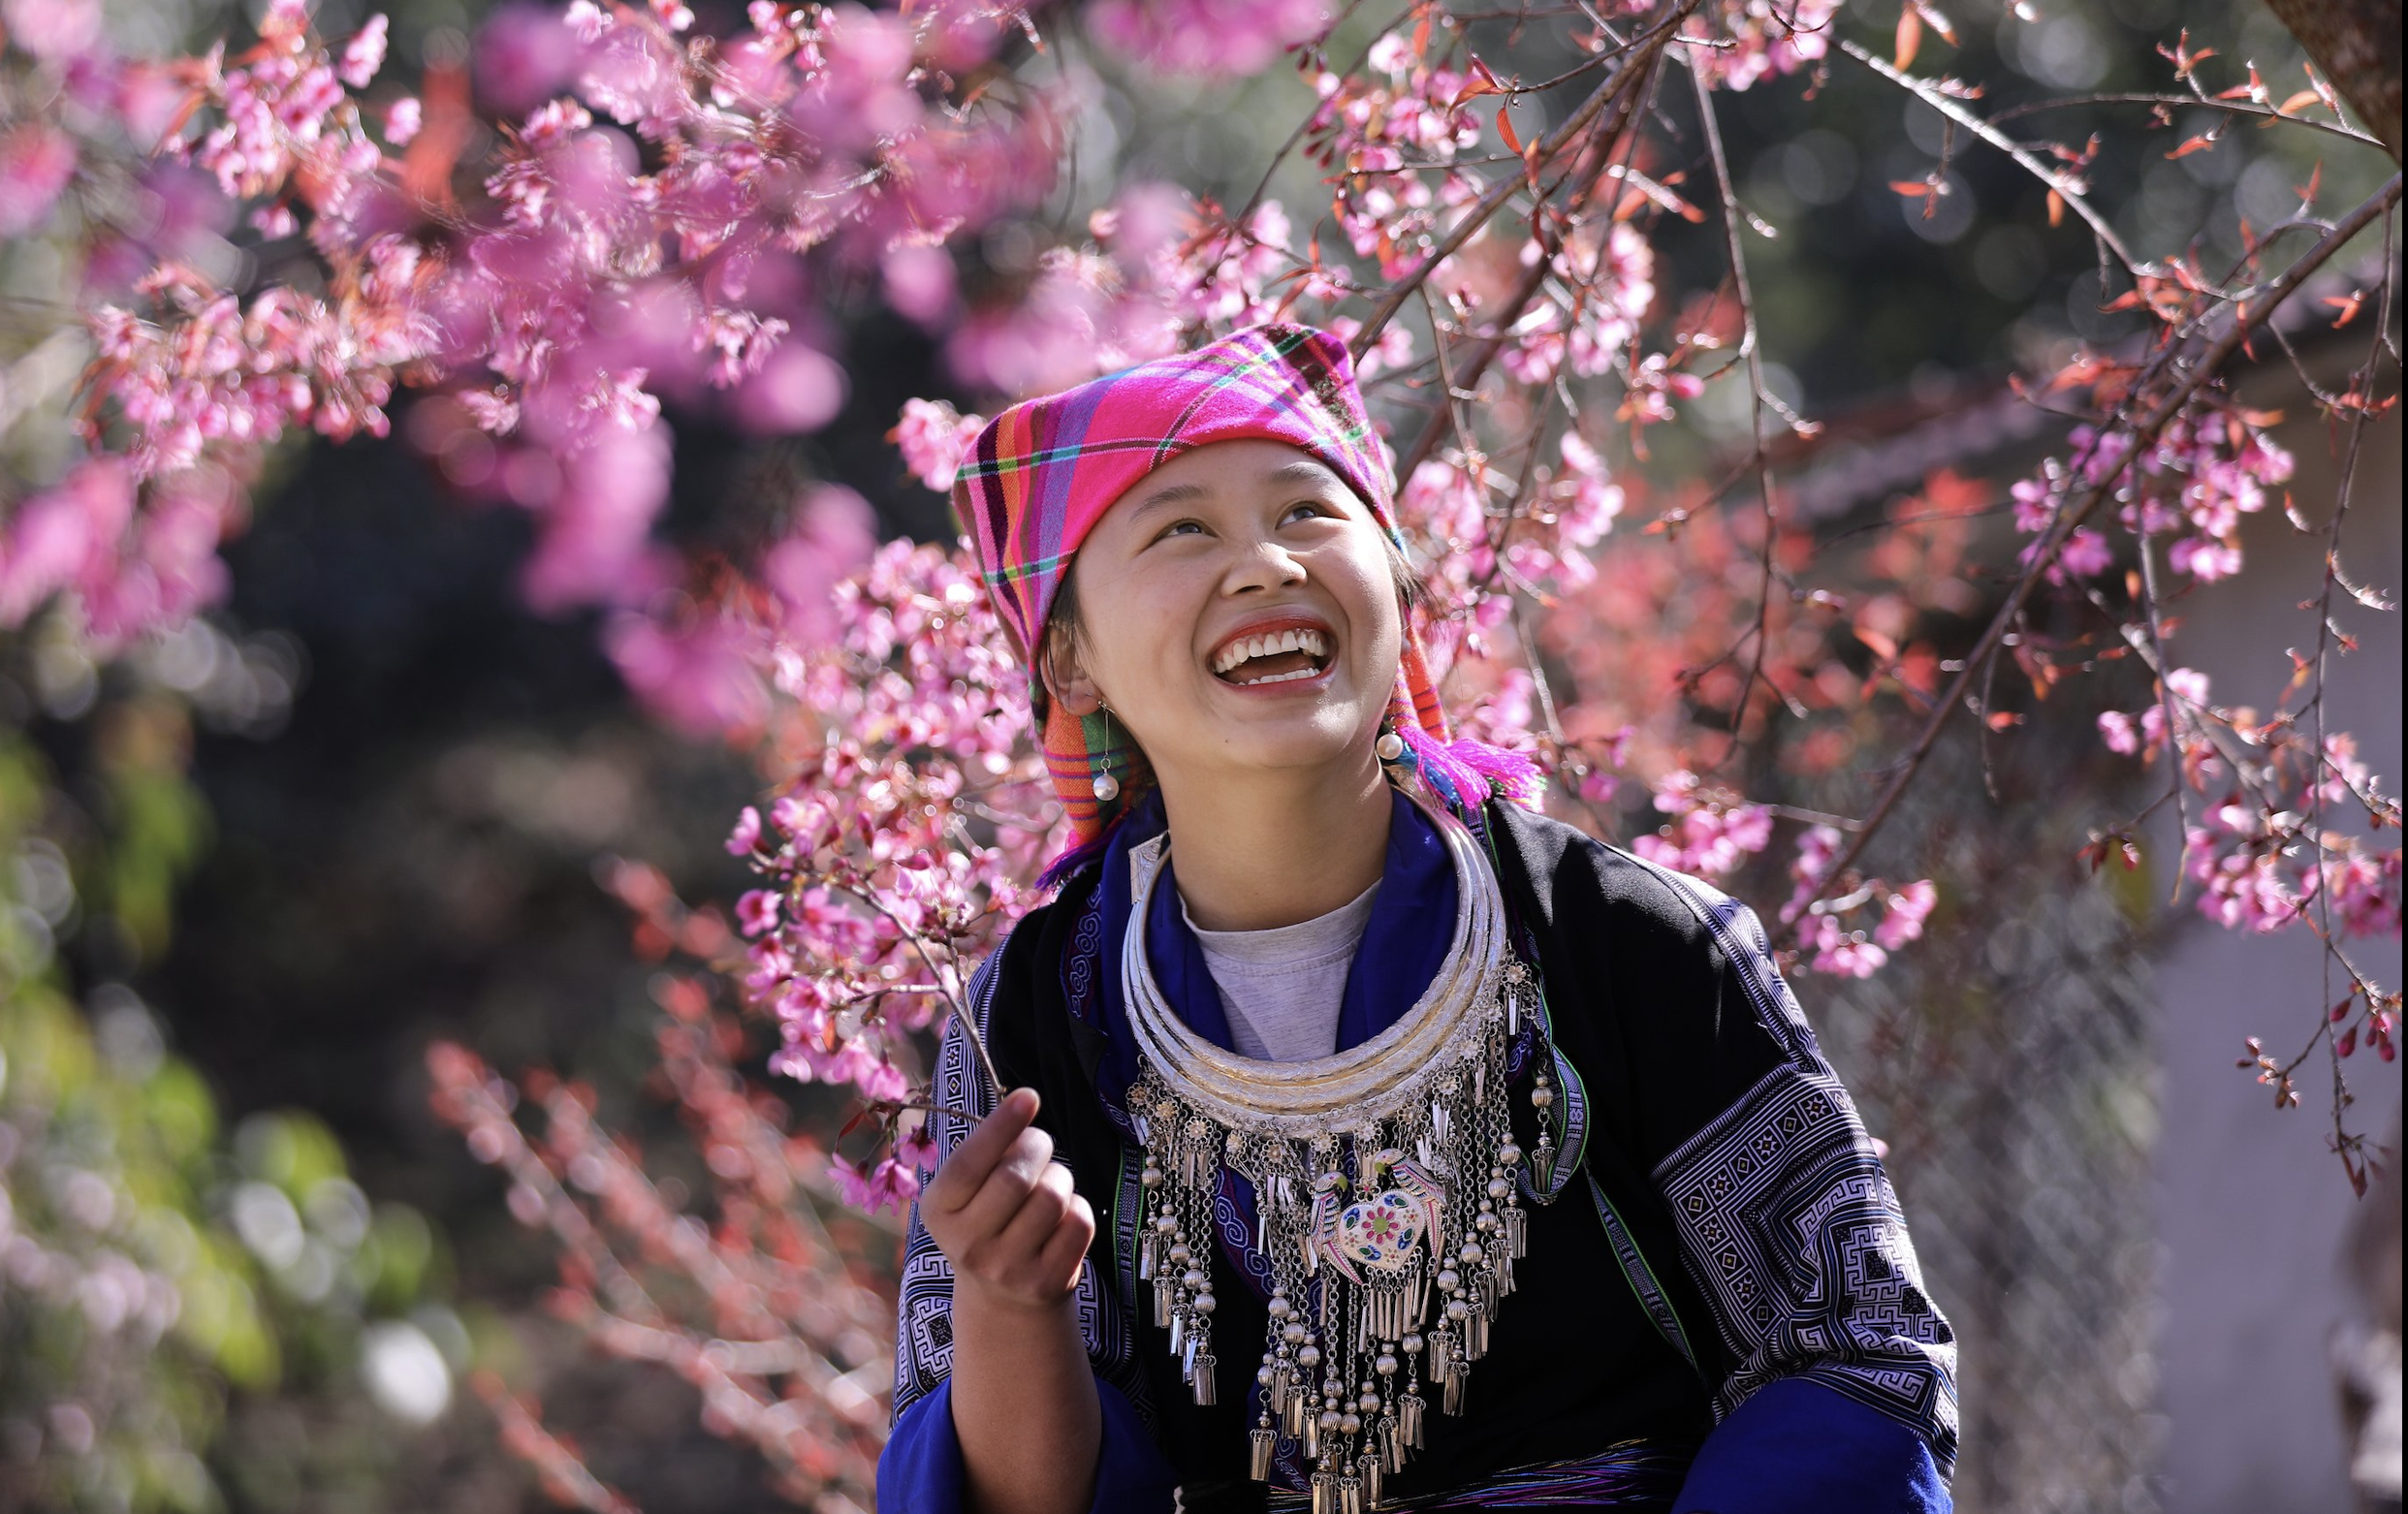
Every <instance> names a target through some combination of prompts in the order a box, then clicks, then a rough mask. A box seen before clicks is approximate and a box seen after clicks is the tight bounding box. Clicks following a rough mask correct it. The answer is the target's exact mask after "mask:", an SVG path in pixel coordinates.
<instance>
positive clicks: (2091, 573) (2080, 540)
mask: <svg viewBox="0 0 2408 1514" xmlns="http://www.w3.org/2000/svg"><path fill="white" fill-rule="evenodd" d="M2114 563H2115V554H2114V552H2111V551H2109V550H2108V548H2107V538H2106V537H2104V536H2102V535H2100V534H2099V533H2098V532H2096V531H2094V530H2092V529H2091V528H2090V527H2088V526H2086V525H2085V526H2080V527H2077V528H2076V529H2075V532H2074V534H2073V535H2071V536H2069V537H2067V538H2066V539H2065V545H2064V546H2063V547H2061V548H2059V549H2058V551H2057V565H2058V566H2059V567H2061V568H2063V569H2064V570H2065V571H2066V572H2067V573H2068V574H2071V575H2072V576H2073V577H2075V578H2077V579H2088V578H2096V577H2098V576H2099V575H2100V574H2102V573H2105V572H2106V571H2107V569H2108V568H2110V567H2112V566H2113V565H2114Z"/></svg>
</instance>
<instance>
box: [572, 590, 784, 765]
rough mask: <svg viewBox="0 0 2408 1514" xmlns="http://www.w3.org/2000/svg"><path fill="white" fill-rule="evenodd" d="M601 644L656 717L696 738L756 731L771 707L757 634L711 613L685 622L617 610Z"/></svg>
mask: <svg viewBox="0 0 2408 1514" xmlns="http://www.w3.org/2000/svg"><path fill="white" fill-rule="evenodd" d="M602 645H603V648H604V649H605V650H606V651H608V652H609V653H610V657H611V661H612V662H614V663H616V664H617V665H618V673H619V676H620V677H621V678H625V679H626V680H627V686H628V688H630V689H631V690H633V691H634V692H635V694H636V696H637V697H638V698H639V699H641V700H643V701H644V703H645V705H646V706H647V707H648V708H649V709H650V710H652V711H653V712H654V713H655V714H657V715H658V716H660V718H662V719H663V720H665V721H667V722H668V723H669V724H670V725H672V726H675V727H677V728H678V729H679V730H681V731H683V732H685V733H686V734H688V735H690V736H695V737H710V736H718V735H722V734H724V733H728V732H741V731H745V730H754V729H758V728H759V726H760V724H761V722H762V721H763V720H764V719H765V718H766V717H767V715H768V712H769V707H768V699H767V695H766V693H765V692H764V690H763V689H762V686H761V676H760V673H759V671H758V666H757V663H756V660H755V653H754V633H753V632H751V631H750V630H748V629H747V628H745V627H744V626H742V625H740V624H737V623H735V622H734V621H732V620H730V619H729V618H728V617H726V616H724V615H716V614H709V615H699V616H696V617H695V618H693V619H691V620H689V621H687V622H686V623H684V624H676V623H671V622H666V621H662V620H656V619H653V618H650V617H649V616H646V615H634V614H622V615H617V616H614V617H613V618H612V619H611V621H610V622H609V623H608V624H607V625H606V626H605V627H604V630H603V636H602Z"/></svg>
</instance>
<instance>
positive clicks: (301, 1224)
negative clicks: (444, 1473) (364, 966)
mask: <svg viewBox="0 0 2408 1514" xmlns="http://www.w3.org/2000/svg"><path fill="white" fill-rule="evenodd" d="M182 718H183V717H182V712H181V710H179V709H177V708H175V707H174V706H173V705H172V704H168V703H165V702H150V703H144V702H142V701H135V702H129V703H127V704H121V705H111V706H105V707H103V709H101V710H99V711H98V712H97V713H96V716H95V719H94V724H95V728H96V740H95V741H94V751H95V753H96V755H97V757H98V759H99V760H98V764H97V765H98V767H99V768H100V770H101V773H100V781H99V782H98V783H96V784H93V785H90V786H89V787H88V788H87V789H86V791H87V792H96V793H98V794H100V795H102V796H104V800H105V804H106V814H105V821H104V823H103V824H102V825H101V826H99V827H98V828H96V829H97V832H98V834H97V835H94V834H93V833H91V832H84V833H83V834H82V836H81V839H80V841H79V842H78V843H77V844H76V845H75V846H74V849H73V855H72V856H71V852H70V849H69V847H67V846H63V845H62V844H61V843H60V841H59V840H58V839H57V838H55V836H53V835H52V834H50V833H52V832H56V833H58V834H59V835H64V836H70V838H71V839H72V838H74V837H75V836H76V835H77V833H78V828H77V827H76V826H74V825H73V824H71V823H70V819H71V817H72V815H73V812H74V805H73V804H72V802H71V801H70V799H69V798H68V795H67V793H66V792H65V790H64V788H63V787H62V785H61V784H60V783H59V782H58V780H57V778H56V777H55V776H54V775H53V773H52V772H51V770H50V768H49V766H48V763H47V761H46V760H45V758H44V757H43V756H42V755H41V754H40V753H39V752H37V751H36V750H35V749H34V748H33V746H32V745H31V744H30V743H29V742H28V741H26V740H25V739H24V738H23V737H22V736H21V735H16V734H10V735H5V736H0V859H11V860H13V862H14V866H13V867H4V868H0V1514H17V1511H19V1510H24V1511H31V1510H37V1509H38V1510H44V1511H53V1510H55V1511H69V1510H75V1511H81V1510H124V1511H147V1510H176V1511H183V1510H192V1511H201V1510H212V1509H222V1508H228V1507H236V1508H243V1507H259V1508H286V1507H302V1506H307V1505H308V1504H310V1503H311V1502H313V1501H315V1500H314V1498H313V1491H314V1490H317V1489H319V1488H321V1487H323V1486H325V1485H327V1484H329V1483H330V1482H341V1481H354V1482H363V1481H373V1480H374V1476H373V1469H374V1467H376V1466H378V1465H380V1463H383V1462H389V1461H390V1460H391V1458H392V1456H393V1449H392V1445H391V1442H392V1439H393V1436H392V1435H391V1423H390V1419H389V1418H388V1416H391V1417H397V1418H399V1419H401V1420H402V1421H404V1422H411V1421H418V1422H423V1421H425V1420H428V1419H431V1418H432V1417H434V1416H435V1415H436V1414H439V1413H440V1412H442V1410H443V1408H444V1406H445V1405H446V1404H448V1402H449V1398H450V1392H451V1378H452V1373H453V1372H455V1371H457V1370H458V1368H459V1367H460V1366H462V1365H464V1362H465V1352H466V1336H465V1333H464V1332H463V1331H462V1330H461V1329H460V1327H459V1323H458V1321H457V1320H456V1319H455V1318H453V1316H451V1314H450V1312H449V1311H448V1310H446V1309H439V1308H438V1309H428V1307H427V1306H426V1301H427V1300H428V1298H429V1297H430V1296H431V1295H432V1294H433V1292H435V1291H436V1289H437V1288H438V1287H439V1284H440V1282H441V1278H442V1271H443V1269H442V1266H441V1255H440V1251H439V1248H438V1246H437V1245H436V1242H435V1238H434V1236H433V1233H432V1232H431V1230H430V1229H429V1227H428V1224H427V1221H426V1220H425V1218H424V1217H423V1216H421V1215H420V1214H418V1213H417V1212H416V1211H414V1210H410V1209H407V1208H403V1207H400V1206H393V1205H387V1206H382V1207H378V1206H372V1205H371V1204H370V1203H369V1201H368V1199H367V1197H366V1196H365V1195H364V1193H363V1192H362V1191H361V1190H360V1188H359V1187H358V1185H357V1184H355V1183H352V1181H351V1179H350V1177H349V1175H348V1171H347V1166H346V1163H345V1161H344V1157H343V1152H342V1149H341V1147H340V1146H339V1145H338V1144H337V1142H336V1141H335V1139H334V1137H333V1133H332V1132H330V1131H329V1130H328V1129H327V1128H326V1126H325V1125H324V1124H323V1123H321V1122H320V1121H318V1120H316V1119H315V1118H313V1117H311V1116H308V1115H303V1114H298V1113H289V1112H272V1113H263V1114H258V1115H253V1116H251V1117H250V1118H249V1119H246V1120H243V1121H241V1123H240V1124H239V1125H238V1127H236V1128H235V1129H234V1130H233V1131H232V1132H228V1131H226V1130H224V1129H223V1128H221V1120H220V1118H219V1113H218V1110H217V1107H216V1102H215V1100H214V1099H213V1098H212V1097H211V1095H210V1092H209V1090H208V1088H207V1086H206V1083H205V1082H204V1081H203V1079H202V1078H201V1076H200V1075H199V1074H198V1073H197V1072H196V1071H195V1070H194V1069H193V1067H192V1066H191V1065H190V1064H189V1063H187V1062H185V1061H184V1060H182V1059H181V1058H179V1057H175V1056H174V1055H172V1054H171V1053H169V1052H168V1050H167V1048H166V1046H165V1044H164V1039H163V1037H162V1034H161V1031H160V1027H159V1025H158V1022H157V1021H156V1020H154V1019H153V1018H152V1016H151V1015H150V1013H149V1011H148V1010H147V1009H146V1008H144V1006H143V1003H142V1001H141V999H140V998H139V997H137V996H136V994H134V993H133V992H132V991H131V990H130V989H128V988H127V987H125V986H124V985H122V984H117V983H103V984H100V985H98V986H96V987H93V988H92V989H91V990H90V991H89V992H88V993H87V994H85V995H84V996H83V1001H82V1002H80V1003H79V1002H78V1000H77V998H76V997H75V996H74V995H73V994H70V993H69V992H68V989H67V983H68V979H69V977H70V974H69V972H68V971H67V969H66V967H65V965H64V964H62V963H61V962H59V961H58V957H57V950H56V946H57V942H58V940H59V939H60V938H61V937H62V935H72V934H73V933H74V932H75V931H76V930H78V929H79V926H80V924H81V923H82V920H83V916H82V911H81V909H80V907H79V900H80V899H83V898H85V897H90V898H93V899H100V900H105V901H107V903H108V904H109V906H110V909H111V913H113V915H114V917H115V918H116V919H117V920H118V921H119V922H120V923H121V924H122V925H123V926H124V928H125V932H126V934H127V935H128V936H129V937H130V938H131V941H132V943H134V944H136V945H137V947H138V949H139V950H141V951H143V952H155V951H156V950H157V949H158V948H159V947H160V946H161V945H162V944H163V943H164V941H165V939H166V932H167V929H168V924H169V920H170V907H171V904H172V900H173V890H174V885H175V882H176V880H177V877H178V876H179V875H180V874H181V872H182V871H183V870H184V869H185V868H186V867H189V866H190V864H191V863H192V861H193V860H194V859H195V858H196V857H197V856H198V854H199V851H200V849H201V847H202V846H203V844H204V843H205V840H206V835H207V814H206V808H205V806H204V804H202V801H201V799H200V797H199V795H198V793H197V792H196V791H195V790H194V789H193V788H192V786H191V785H190V783H189V782H188V781H187V780H186V779H185V777H184V775H183V772H182V748H183V741H182V736H181V733H182ZM412 1309H417V1311H418V1312H417V1313H416V1314H415V1315H411V1314H410V1311H411V1310H412ZM447 1347H448V1348H449V1350H448V1351H447V1350H446V1348H447ZM304 1400H305V1401H306V1404H307V1410H306V1413H305V1414H302V1415H301V1416H300V1417H301V1419H303V1420H304V1421H305V1420H306V1419H307V1418H308V1417H309V1416H317V1417H321V1418H331V1419H332V1421H333V1423H334V1424H335V1425H336V1426H337V1428H338V1430H341V1431H343V1432H344V1433H338V1434H333V1435H316V1434H301V1435H284V1436H282V1437H281V1438H280V1439H279V1440H277V1441H275V1443H274V1444H273V1445H269V1438H268V1437H265V1436H261V1435H241V1434H239V1432H240V1429H241V1422H242V1420H243V1417H244V1415H245V1414H246V1412H248V1411H250V1410H251V1409H253V1408H255V1407H256V1406H257V1405H259V1404H276V1403H280V1402H281V1403H284V1404H287V1405H288V1407H289V1406H290V1405H292V1404H299V1403H301V1402H302V1401H304ZM370 1403H372V1404H374V1405H376V1406H377V1407H379V1408H381V1409H383V1410H384V1411H385V1413H384V1414H378V1413H375V1412H373V1411H372V1410H370V1409H369V1407H368V1404H370ZM292 1417H294V1416H291V1415H288V1416H287V1418H292ZM380 1422H381V1423H380ZM229 1435H236V1436H238V1438H239V1439H240V1441H241V1446H240V1450H239V1454H235V1453H232V1452H230V1451H229V1450H228V1447H227V1438H228V1436H229ZM263 1448H265V1449H263Z"/></svg>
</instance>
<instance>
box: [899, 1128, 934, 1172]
mask: <svg viewBox="0 0 2408 1514" xmlns="http://www.w3.org/2000/svg"><path fill="white" fill-rule="evenodd" d="M895 1160H897V1161H899V1162H901V1163H903V1165H904V1166H906V1167H908V1168H910V1169H911V1170H912V1171H913V1172H915V1173H919V1174H922V1175H926V1174H929V1173H933V1172H935V1170H936V1140H935V1137H934V1136H932V1135H930V1134H929V1133H928V1124H927V1122H926V1121H925V1120H923V1121H921V1122H920V1123H917V1124H914V1125H912V1126H911V1127H910V1128H909V1129H907V1130H899V1131H897V1132H896V1133H895Z"/></svg>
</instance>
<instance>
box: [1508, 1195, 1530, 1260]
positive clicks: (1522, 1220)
mask: <svg viewBox="0 0 2408 1514" xmlns="http://www.w3.org/2000/svg"><path fill="white" fill-rule="evenodd" d="M1505 1254H1506V1255H1507V1256H1510V1257H1514V1258H1516V1259H1518V1258H1521V1257H1525V1256H1528V1255H1529V1254H1530V1212H1529V1211H1528V1210H1525V1209H1524V1208H1522V1206H1521V1205H1519V1204H1515V1205H1512V1206H1511V1207H1509V1208H1507V1209H1506V1210H1505Z"/></svg>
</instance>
